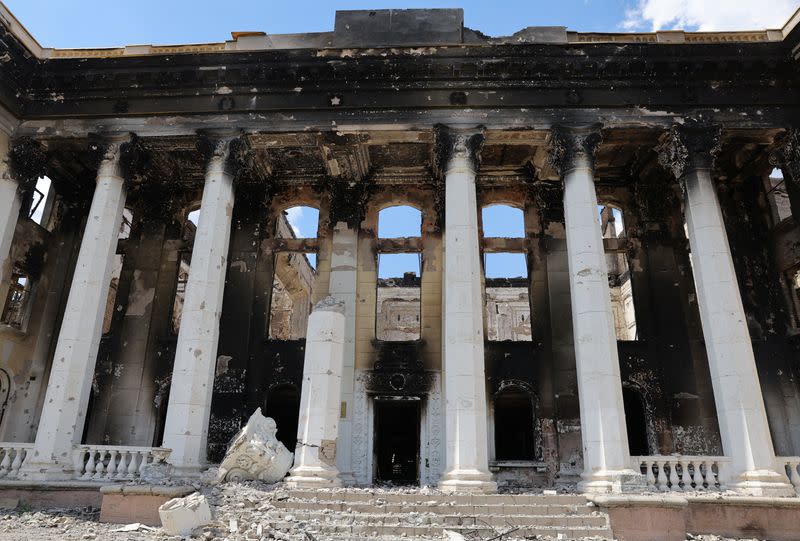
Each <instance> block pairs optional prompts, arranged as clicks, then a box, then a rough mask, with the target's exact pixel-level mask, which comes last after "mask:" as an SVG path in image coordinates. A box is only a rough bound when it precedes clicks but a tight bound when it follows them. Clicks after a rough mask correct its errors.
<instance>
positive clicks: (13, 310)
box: [0, 270, 31, 329]
mask: <svg viewBox="0 0 800 541" xmlns="http://www.w3.org/2000/svg"><path fill="white" fill-rule="evenodd" d="M30 293H31V280H30V277H29V276H28V275H27V274H25V273H24V272H22V271H19V270H14V272H13V273H12V275H11V286H10V287H9V289H8V295H7V296H6V300H5V303H4V305H3V315H2V319H0V322H2V323H3V324H5V325H9V326H11V327H14V328H16V329H21V328H22V326H23V323H24V320H25V313H26V312H27V304H28V300H29V298H30Z"/></svg>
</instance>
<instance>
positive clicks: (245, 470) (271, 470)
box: [217, 408, 294, 483]
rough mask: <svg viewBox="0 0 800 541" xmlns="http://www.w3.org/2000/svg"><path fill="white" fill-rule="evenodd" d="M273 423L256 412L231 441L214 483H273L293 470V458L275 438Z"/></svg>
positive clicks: (258, 410) (258, 411)
mask: <svg viewBox="0 0 800 541" xmlns="http://www.w3.org/2000/svg"><path fill="white" fill-rule="evenodd" d="M277 430H278V429H277V426H276V425H275V421H273V420H272V419H270V418H269V417H264V416H263V415H262V414H261V408H258V409H256V411H254V412H253V415H251V416H250V419H249V420H248V421H247V424H246V425H245V426H244V427H243V428H242V429H241V430H240V431H239V433H238V434H237V435H236V437H235V438H234V439H233V443H231V445H230V447H228V451H227V452H226V453H225V458H224V459H223V460H222V463H221V464H220V465H219V471H218V473H217V482H222V481H248V480H258V481H264V482H267V483H276V482H278V481H280V480H281V479H283V477H284V476H285V475H286V472H288V471H289V468H290V467H291V466H292V461H293V460H294V455H293V454H292V453H291V452H290V451H289V450H288V449H287V448H286V447H285V446H284V445H283V444H282V443H281V442H280V441H278V439H277V438H276V437H275V433H276V432H277Z"/></svg>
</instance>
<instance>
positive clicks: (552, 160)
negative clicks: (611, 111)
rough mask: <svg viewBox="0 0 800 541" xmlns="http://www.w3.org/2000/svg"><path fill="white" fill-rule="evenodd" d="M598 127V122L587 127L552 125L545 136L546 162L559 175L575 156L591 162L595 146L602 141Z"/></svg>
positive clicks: (565, 169)
mask: <svg viewBox="0 0 800 541" xmlns="http://www.w3.org/2000/svg"><path fill="white" fill-rule="evenodd" d="M600 127H601V126H600V125H599V124H596V125H593V126H591V127H588V128H568V127H564V126H553V128H552V129H551V130H550V134H549V135H548V137H547V163H549V164H550V166H551V167H552V168H553V169H554V170H555V171H556V172H557V173H558V174H559V176H561V177H563V176H564V174H565V173H566V172H567V171H569V170H570V169H571V168H572V167H573V166H574V164H575V160H576V159H577V158H586V159H588V160H589V161H590V163H592V164H593V163H594V155H595V152H597V147H598V146H600V143H601V142H602V141H603V135H602V133H601V132H600Z"/></svg>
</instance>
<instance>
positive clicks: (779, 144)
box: [769, 128, 800, 182]
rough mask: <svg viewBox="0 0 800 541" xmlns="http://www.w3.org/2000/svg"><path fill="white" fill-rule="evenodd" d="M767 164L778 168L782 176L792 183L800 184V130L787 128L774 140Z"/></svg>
mask: <svg viewBox="0 0 800 541" xmlns="http://www.w3.org/2000/svg"><path fill="white" fill-rule="evenodd" d="M769 163H770V165H772V166H773V167H779V168H781V169H782V170H783V172H784V175H785V174H786V173H789V175H788V176H789V177H790V178H791V180H792V181H794V182H800V130H798V129H796V128H789V129H787V130H786V131H785V132H783V133H782V134H781V135H779V136H778V137H777V138H776V139H775V144H774V145H773V146H772V149H771V150H770V153H769Z"/></svg>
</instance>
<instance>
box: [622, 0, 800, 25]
mask: <svg viewBox="0 0 800 541" xmlns="http://www.w3.org/2000/svg"><path fill="white" fill-rule="evenodd" d="M796 9H797V4H796V0H758V1H755V0H637V5H636V7H634V8H633V9H630V10H628V11H627V12H626V14H625V20H624V21H623V22H622V27H623V28H625V29H626V30H653V31H655V30H668V29H683V30H692V31H701V32H708V31H716V30H762V29H767V28H781V27H782V26H783V25H784V24H785V23H786V21H787V20H789V17H790V16H791V15H792V13H794V11H795V10H796Z"/></svg>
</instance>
